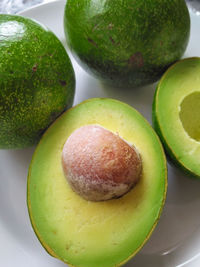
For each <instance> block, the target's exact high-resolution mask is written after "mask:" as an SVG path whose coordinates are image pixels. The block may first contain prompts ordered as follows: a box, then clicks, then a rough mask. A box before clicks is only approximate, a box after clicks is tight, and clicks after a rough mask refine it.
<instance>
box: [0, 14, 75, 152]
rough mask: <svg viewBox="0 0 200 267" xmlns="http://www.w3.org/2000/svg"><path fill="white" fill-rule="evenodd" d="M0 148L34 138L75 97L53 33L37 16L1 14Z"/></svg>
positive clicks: (70, 73)
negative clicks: (34, 18)
mask: <svg viewBox="0 0 200 267" xmlns="http://www.w3.org/2000/svg"><path fill="white" fill-rule="evenodd" d="M0 77H1V79H0V148H3V149H6V148H15V149H17V148H24V147H28V146H32V145H33V144H35V143H37V142H38V140H39V138H40V137H41V134H42V133H43V132H44V130H45V129H46V128H47V127H48V126H49V125H50V124H51V123H52V121H54V120H55V118H56V117H58V115H59V114H61V113H62V112H63V111H64V110H66V109H67V108H68V107H71V105H72V102H73V98H74V88H75V77H74V71H73V68H72V65H71V62H70V60H69V57H68V55H67V53H66V51H65V49H64V47H63V45H62V44H61V42H60V41H59V40H58V39H57V37H56V36H55V35H54V34H53V33H52V32H51V31H50V30H48V29H47V28H45V27H44V26H42V25H41V24H38V23H37V22H35V21H33V20H31V19H28V18H24V17H21V16H15V15H3V14H1V15H0Z"/></svg>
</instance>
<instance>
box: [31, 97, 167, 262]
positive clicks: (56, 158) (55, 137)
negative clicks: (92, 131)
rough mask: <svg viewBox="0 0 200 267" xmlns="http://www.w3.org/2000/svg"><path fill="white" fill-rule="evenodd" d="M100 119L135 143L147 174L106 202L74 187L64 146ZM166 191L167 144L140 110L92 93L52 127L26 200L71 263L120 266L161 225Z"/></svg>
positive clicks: (52, 245)
mask: <svg viewBox="0 0 200 267" xmlns="http://www.w3.org/2000/svg"><path fill="white" fill-rule="evenodd" d="M89 124H95V125H100V126H102V127H104V128H105V129H108V130H109V131H112V132H113V133H117V134H118V135H119V136H120V137H122V138H123V139H124V140H126V141H127V142H128V143H129V144H134V146H135V147H136V149H137V151H138V152H139V153H140V156H141V159H142V168H143V169H142V175H141V177H140V180H139V182H138V184H137V185H136V186H135V187H134V188H133V189H132V190H131V191H129V192H128V193H127V194H125V195H124V196H122V197H120V198H118V199H112V200H108V201H102V202H92V201H87V200H85V199H83V198H82V197H81V196H79V195H78V194H77V193H75V192H74V191H73V190H72V189H71V187H70V186H69V184H68V183H67V180H66V177H65V175H64V172H63V167H62V163H61V161H62V160H61V157H62V150H63V146H64V144H65V142H66V140H67V139H68V137H69V136H70V135H71V133H72V132H74V131H75V130H76V129H78V128H79V127H82V126H84V125H89ZM166 190H167V169H166V160H165V155H164V153H163V149H162V146H161V143H160V141H159V139H158V137H157V135H156V134H155V132H154V131H153V129H152V128H151V126H150V125H149V124H148V122H147V121H146V120H145V119H144V118H143V117H142V115H140V114H139V113H138V112H137V111H136V110H135V109H133V108H132V107H130V106H128V105H127V104H125V103H122V102H120V101H117V100H113V99H98V98H96V99H91V100H87V101H85V102H82V103H81V104H79V105H77V106H75V107H73V108H72V109H70V110H68V111H66V112H65V113H64V114H62V115H61V116H60V117H59V118H58V119H57V120H56V121H55V122H54V123H53V124H52V125H51V126H50V127H49V129H48V130H47V131H46V133H45V134H44V136H43V137H42V139H41V141H40V143H39V144H38V146H37V148H36V151H35V153H34V156H33V159H32V162H31V165H30V168H29V174H28V191H27V204H28V210H29V215H30V219H31V222H32V226H33V228H34V230H35V233H36V234H37V237H38V239H39V240H40V242H41V244H42V245H43V246H44V248H45V249H46V250H47V251H48V252H49V253H50V254H51V255H52V256H54V257H56V258H58V259H60V260H62V261H64V262H65V263H67V264H69V265H70V266H77V267H79V266H80V267H99V266H101V267H114V266H121V265H123V264H124V263H125V262H127V261H128V260H129V259H130V258H131V257H133V256H134V255H135V254H136V253H137V252H138V251H139V250H140V249H141V247H142V246H143V245H144V243H145V242H146V241H147V240H148V239H149V237H150V235H151V233H152V231H153V229H154V228H155V226H156V224H157V222H158V220H159V217H160V214H161V210H162V207H163V205H164V202H165V197H166Z"/></svg>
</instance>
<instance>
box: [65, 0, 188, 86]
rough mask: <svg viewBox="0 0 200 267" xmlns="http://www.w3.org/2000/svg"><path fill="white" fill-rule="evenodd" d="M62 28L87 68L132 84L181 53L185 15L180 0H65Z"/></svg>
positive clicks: (148, 78) (156, 74)
mask: <svg viewBox="0 0 200 267" xmlns="http://www.w3.org/2000/svg"><path fill="white" fill-rule="evenodd" d="M64 28H65V35H66V39H67V42H68V45H69V47H70V48H71V50H72V52H73V54H74V55H75V57H76V59H77V60H78V62H79V63H81V65H82V66H83V67H84V68H86V70H88V71H89V72H91V73H93V74H94V75H95V76H97V77H99V78H101V79H103V80H104V81H105V82H107V83H109V84H112V85H114V86H123V87H137V86H142V85H145V84H150V83H153V82H155V81H157V80H158V79H159V78H160V76H161V75H162V74H163V72H164V71H165V70H166V69H167V68H168V67H169V66H170V65H171V64H172V63H173V62H175V61H177V60H178V59H180V58H181V56H182V55H183V53H184V51H185V49H186V47H187V44H188V40H189V34H190V17H189V12H188V9H187V6H186V3H185V1H184V0H172V1H169V0H140V1H138V0H123V1H121V0H104V1H103V0H96V1H93V0H68V1H67V4H66V7H65V15H64Z"/></svg>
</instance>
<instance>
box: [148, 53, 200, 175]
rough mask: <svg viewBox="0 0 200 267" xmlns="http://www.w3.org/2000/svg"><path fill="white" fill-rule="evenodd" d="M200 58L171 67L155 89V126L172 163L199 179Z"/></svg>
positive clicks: (190, 59)
mask: <svg viewBox="0 0 200 267" xmlns="http://www.w3.org/2000/svg"><path fill="white" fill-rule="evenodd" d="M199 73H200V58H198V57H196V58H187V59H184V60H180V61H179V62H177V63H176V64H174V65H173V66H172V67H171V68H169V70H168V71H167V72H166V73H165V74H164V75H163V77H162V79H161V81H160V82H159V84H158V86H157V90H156V93H155V97H154V104H153V121H154V127H155V129H156V131H157V133H158V135H159V136H160V139H161V140H162V142H163V144H164V146H165V149H166V151H167V153H168V155H169V156H170V158H171V159H172V161H173V162H174V163H175V164H176V165H177V166H179V167H180V168H181V169H182V170H184V171H185V172H186V173H187V174H189V175H190V176H191V175H192V176H197V177H199V178H200V158H199V152H200V142H199V141H200V116H199V114H200V76H199Z"/></svg>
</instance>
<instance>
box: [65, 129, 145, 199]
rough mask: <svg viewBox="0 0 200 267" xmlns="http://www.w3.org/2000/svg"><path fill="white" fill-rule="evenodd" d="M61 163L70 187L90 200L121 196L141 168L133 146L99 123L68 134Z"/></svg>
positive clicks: (138, 176) (140, 162)
mask: <svg viewBox="0 0 200 267" xmlns="http://www.w3.org/2000/svg"><path fill="white" fill-rule="evenodd" d="M62 165H63V170H64V173H65V177H66V179H67V181H68V183H69V184H70V185H71V187H72V189H73V190H74V191H75V192H77V193H78V194H79V195H80V196H82V197H83V198H84V199H86V200H90V201H104V200H109V199H112V198H118V197H120V196H123V195H124V194H125V193H127V192H128V191H130V189H131V188H132V187H133V186H134V185H135V184H136V183H137V182H138V180H139V178H140V175H141V171H142V161H141V157H140V155H139V153H138V152H137V151H136V148H134V147H133V146H132V145H129V144H128V143H127V142H126V141H125V140H123V139H122V138H121V137H120V136H119V135H117V134H114V133H112V132H111V131H109V130H107V129H105V128H103V127H101V126H98V125H86V126H83V127H80V128H78V129H76V130H75V131H74V132H73V133H72V134H71V135H70V136H69V138H68V139H67V141H66V143H65V145H64V147H63V152H62Z"/></svg>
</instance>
